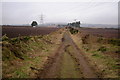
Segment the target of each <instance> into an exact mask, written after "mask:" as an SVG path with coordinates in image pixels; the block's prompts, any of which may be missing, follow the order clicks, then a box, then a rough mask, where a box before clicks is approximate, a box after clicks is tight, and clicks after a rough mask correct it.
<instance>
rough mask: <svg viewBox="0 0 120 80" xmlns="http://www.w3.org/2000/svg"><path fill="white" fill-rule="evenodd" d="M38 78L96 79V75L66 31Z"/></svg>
mask: <svg viewBox="0 0 120 80" xmlns="http://www.w3.org/2000/svg"><path fill="white" fill-rule="evenodd" d="M38 78H97V75H96V74H95V73H94V70H93V69H92V68H91V67H90V66H89V64H88V62H87V61H86V59H85V58H84V56H83V55H82V54H81V52H80V49H79V48H78V47H77V46H76V44H75V43H74V42H73V40H72V39H71V37H70V34H69V33H68V32H67V31H66V32H65V33H64V35H63V38H62V43H61V44H60V47H59V48H58V50H57V51H56V53H55V54H54V55H52V57H49V58H48V62H47V63H46V64H45V65H44V68H43V70H41V71H40V72H39V73H38Z"/></svg>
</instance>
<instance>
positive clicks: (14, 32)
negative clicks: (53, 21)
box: [2, 26, 59, 38]
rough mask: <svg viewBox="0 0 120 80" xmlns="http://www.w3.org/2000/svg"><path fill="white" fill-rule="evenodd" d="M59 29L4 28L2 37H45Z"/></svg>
mask: <svg viewBox="0 0 120 80" xmlns="http://www.w3.org/2000/svg"><path fill="white" fill-rule="evenodd" d="M58 29H59V28H54V27H36V28H33V27H30V26H25V27H24V26H14V27H12V26H10V27H4V26H3V27H2V36H3V35H5V34H6V35H7V36H8V37H9V38H14V37H18V36H35V35H45V34H49V33H50V32H53V31H56V30H58Z"/></svg>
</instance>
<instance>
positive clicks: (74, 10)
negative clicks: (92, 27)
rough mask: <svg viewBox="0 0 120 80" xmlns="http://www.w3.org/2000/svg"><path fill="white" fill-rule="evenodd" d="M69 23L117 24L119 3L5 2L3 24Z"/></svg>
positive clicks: (3, 4) (3, 5)
mask: <svg viewBox="0 0 120 80" xmlns="http://www.w3.org/2000/svg"><path fill="white" fill-rule="evenodd" d="M41 14H43V15H44V23H68V22H72V21H74V20H75V19H77V20H80V21H81V22H82V23H90V24H117V23H118V2H3V3H2V23H3V24H30V23H31V21H33V20H36V21H37V22H38V23H39V22H40V15H41Z"/></svg>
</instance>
